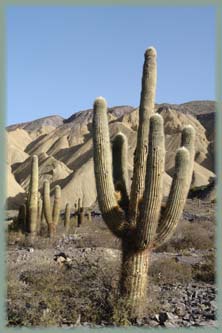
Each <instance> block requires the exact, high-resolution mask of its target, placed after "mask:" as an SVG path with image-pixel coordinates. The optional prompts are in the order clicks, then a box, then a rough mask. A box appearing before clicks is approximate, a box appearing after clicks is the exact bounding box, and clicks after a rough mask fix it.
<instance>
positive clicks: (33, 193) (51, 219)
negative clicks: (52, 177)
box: [18, 155, 61, 238]
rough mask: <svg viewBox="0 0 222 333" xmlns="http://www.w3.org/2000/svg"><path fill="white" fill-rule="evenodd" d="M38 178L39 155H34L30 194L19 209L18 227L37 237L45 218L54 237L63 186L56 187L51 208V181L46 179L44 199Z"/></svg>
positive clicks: (50, 234)
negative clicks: (39, 189) (39, 188)
mask: <svg viewBox="0 0 222 333" xmlns="http://www.w3.org/2000/svg"><path fill="white" fill-rule="evenodd" d="M38 178H39V176H38V156H36V155H34V156H33V157H32V164H31V177H30V184H29V191H28V195H27V198H26V200H25V203H24V204H23V205H21V207H20V209H19V214H18V228H19V230H20V231H22V232H24V233H28V234H30V235H31V237H32V238H35V236H36V235H37V234H40V232H41V227H42V223H43V220H44V219H45V221H46V223H47V226H48V232H49V236H50V237H53V236H54V235H55V233H56V227H57V224H58V222H59V217H60V206H61V188H60V186H59V185H56V187H55V196H54V204H53V209H51V203H50V184H49V181H48V180H45V181H44V185H43V200H42V198H41V193H40V192H39V191H38Z"/></svg>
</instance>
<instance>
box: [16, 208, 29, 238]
mask: <svg viewBox="0 0 222 333" xmlns="http://www.w3.org/2000/svg"><path fill="white" fill-rule="evenodd" d="M26 211H27V206H26V203H24V204H23V205H21V206H20V207H19V213H18V218H17V227H18V231H19V232H20V233H24V232H26Z"/></svg>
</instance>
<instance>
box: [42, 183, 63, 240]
mask: <svg viewBox="0 0 222 333" xmlns="http://www.w3.org/2000/svg"><path fill="white" fill-rule="evenodd" d="M60 207H61V188H60V186H59V185H56V187H55V196H54V204H53V207H52V208H51V201H50V184H49V181H48V180H45V181H44V183H43V211H44V216H45V220H46V223H47V226H48V233H49V237H50V238H53V237H54V236H55V234H56V228H57V225H58V222H59V217H60Z"/></svg>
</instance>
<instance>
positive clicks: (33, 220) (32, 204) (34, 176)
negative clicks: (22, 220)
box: [27, 155, 39, 237]
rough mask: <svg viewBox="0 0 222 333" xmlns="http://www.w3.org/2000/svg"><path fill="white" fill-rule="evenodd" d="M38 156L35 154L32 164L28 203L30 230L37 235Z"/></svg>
mask: <svg viewBox="0 0 222 333" xmlns="http://www.w3.org/2000/svg"><path fill="white" fill-rule="evenodd" d="M38 180H39V170H38V156H36V155H33V157H32V165H31V178H30V184H29V196H28V203H27V206H28V207H27V208H28V209H27V215H28V217H27V219H28V232H29V233H30V234H31V236H32V237H35V235H36V233H37V227H38Z"/></svg>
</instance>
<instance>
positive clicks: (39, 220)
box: [37, 192, 43, 233]
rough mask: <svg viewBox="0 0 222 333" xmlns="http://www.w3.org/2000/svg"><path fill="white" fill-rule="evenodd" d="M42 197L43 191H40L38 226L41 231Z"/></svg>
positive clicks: (38, 230)
mask: <svg viewBox="0 0 222 333" xmlns="http://www.w3.org/2000/svg"><path fill="white" fill-rule="evenodd" d="M42 210H43V209H42V198H41V193H40V192H39V193H38V228H37V232H38V233H40V231H41V225H42Z"/></svg>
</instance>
